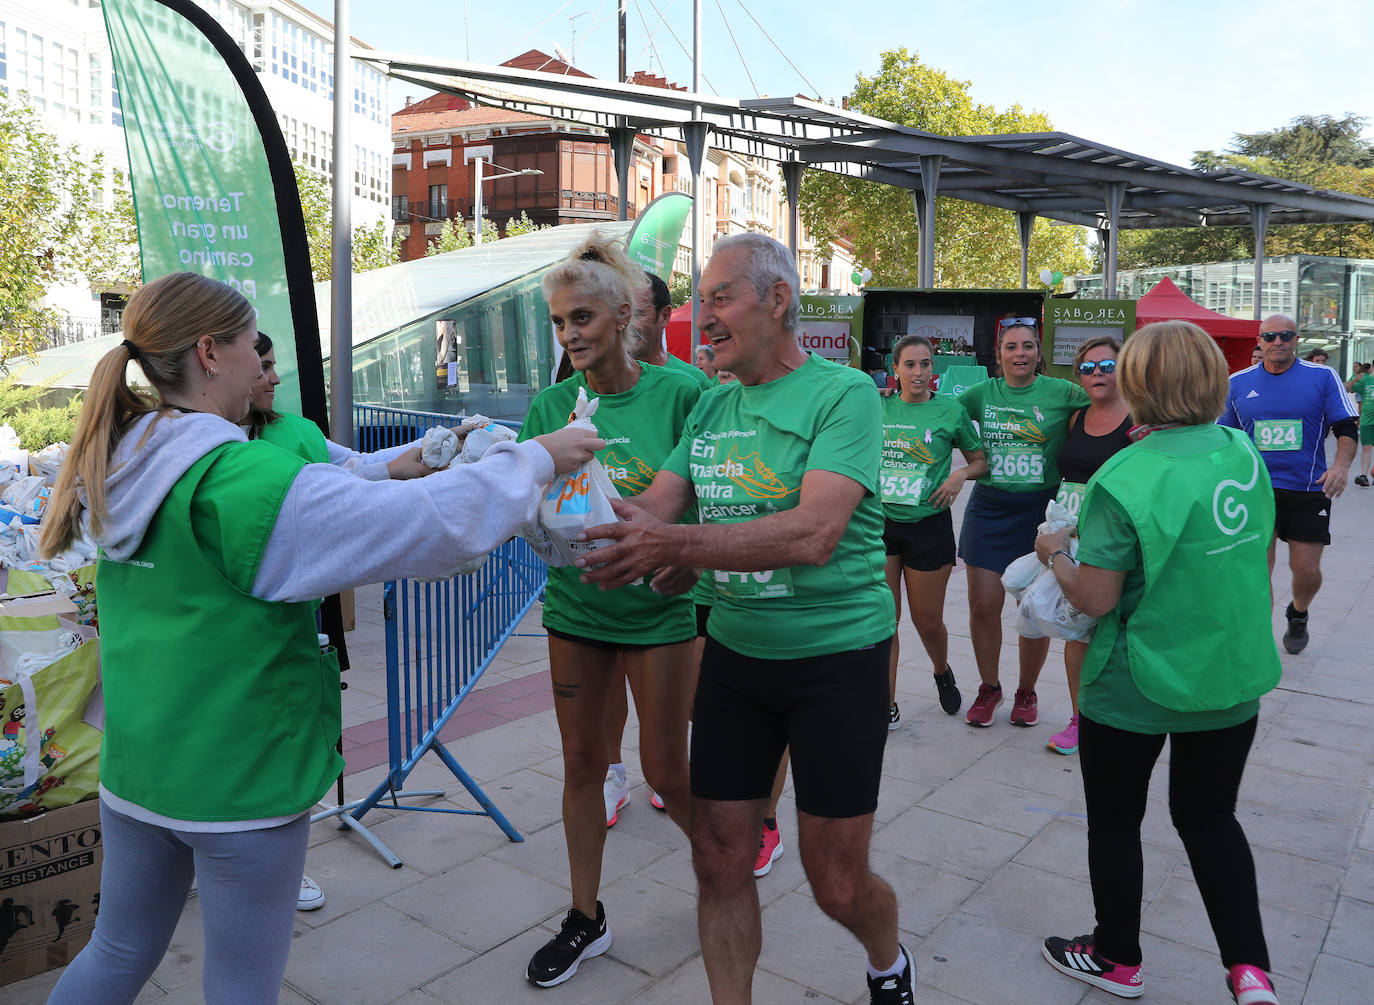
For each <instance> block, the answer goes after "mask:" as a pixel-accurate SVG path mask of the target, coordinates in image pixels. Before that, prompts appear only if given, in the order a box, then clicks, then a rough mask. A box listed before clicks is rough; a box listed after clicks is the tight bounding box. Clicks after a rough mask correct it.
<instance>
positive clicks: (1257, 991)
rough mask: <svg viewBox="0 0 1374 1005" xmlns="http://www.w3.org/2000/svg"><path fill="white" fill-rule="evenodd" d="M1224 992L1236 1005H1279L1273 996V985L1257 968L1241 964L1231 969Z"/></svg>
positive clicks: (1276, 997) (1276, 998) (1275, 996)
mask: <svg viewBox="0 0 1374 1005" xmlns="http://www.w3.org/2000/svg"><path fill="white" fill-rule="evenodd" d="M1226 990H1227V991H1229V992H1231V997H1232V998H1234V999H1235V1000H1236V1005H1279V999H1278V996H1277V995H1275V994H1274V985H1272V984H1270V983H1269V978H1268V977H1267V976H1266V975H1265V973H1264V971H1263V970H1261V969H1260V968H1259V967H1252V966H1250V965H1249V964H1248V963H1241V964H1238V965H1237V966H1234V967H1232V968H1231V972H1230V973H1229V974H1227V976H1226Z"/></svg>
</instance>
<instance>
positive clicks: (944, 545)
mask: <svg viewBox="0 0 1374 1005" xmlns="http://www.w3.org/2000/svg"><path fill="white" fill-rule="evenodd" d="M883 550H884V551H885V552H886V553H887V554H888V555H889V556H890V555H901V556H902V565H903V566H904V567H905V568H908V569H915V570H916V571H917V572H938V571H939V570H941V569H943V568H944V567H945V566H947V565H953V564H954V518H953V517H952V516H950V512H949V510H947V509H943V510H941V511H940V512H938V513H934V514H932V515H930V516H928V517H926V518H925V519H924V520H917V521H916V522H915V523H902V522H901V521H900V520H884V521H883Z"/></svg>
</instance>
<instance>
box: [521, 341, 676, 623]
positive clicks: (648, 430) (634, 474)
mask: <svg viewBox="0 0 1374 1005" xmlns="http://www.w3.org/2000/svg"><path fill="white" fill-rule="evenodd" d="M639 365H640V366H641V367H642V371H641V373H640V377H639V380H638V381H637V382H636V383H635V385H634V387H632V388H630V389H629V390H628V391H624V392H622V393H620V394H601V395H598V394H597V393H596V392H595V391H593V390H592V389H591V388H587V397H588V398H589V399H590V398H598V399H599V403H598V404H597V406H596V414H595V415H593V416H592V422H593V424H595V426H596V431H597V433H598V434H599V435H600V436H601V438H602V439H603V440H605V441H606V446H605V447H604V448H602V449H601V450H599V451H597V455H596V457H597V460H599V461H600V462H601V464H602V466H603V467H605V469H606V474H608V475H609V476H610V479H611V481H612V482H613V483H614V484H615V487H616V491H618V492H619V493H620V494H621V495H622V496H625V497H629V496H635V495H638V494H639V493H641V492H643V491H644V490H645V489H647V488H648V487H649V485H650V484H651V483H652V482H653V480H654V475H656V474H657V473H658V469H659V467H660V466H661V465H662V461H663V459H664V458H665V457H667V456H668V453H669V451H671V450H672V449H673V446H674V444H676V443H677V441H678V438H679V437H680V436H681V435H682V430H683V427H684V426H685V425H686V422H687V416H688V415H689V414H690V413H691V411H692V407H693V406H694V405H695V404H696V401H697V398H698V397H700V395H701V388H700V387H699V386H698V385H697V383H696V382H695V381H694V380H692V379H691V378H690V377H687V376H686V375H682V374H677V373H674V372H673V371H671V370H668V369H666V368H664V367H660V366H650V365H649V364H648V363H641V364H639ZM584 387H587V378H586V377H585V376H584V375H583V374H581V373H575V374H573V375H572V376H571V377H569V378H568V379H567V380H564V381H560V382H559V383H557V384H555V385H554V386H553V387H550V388H546V389H545V390H543V391H540V392H539V394H538V395H537V396H536V397H535V399H534V401H533V402H531V403H530V411H529V414H528V415H527V416H526V417H525V423H524V425H523V426H521V428H520V439H521V440H528V439H531V438H532V437H535V436H539V435H541V434H543V433H551V432H553V431H554V430H557V429H562V428H563V427H564V426H566V425H567V424H568V416H569V415H570V414H571V413H572V410H573V406H574V405H575V404H576V403H577V392H578V390H579V389H580V388H584ZM581 575H582V570H581V569H578V568H576V567H573V566H566V567H562V568H554V569H550V570H549V584H548V587H547V588H546V591H545V595H544V624H545V626H546V627H549V628H553V629H555V630H557V631H560V632H565V633H567V634H569V635H577V636H581V637H583V638H589V639H596V640H598V641H601V642H623V643H633V644H636V645H666V644H668V643H672V642H683V641H685V640H687V639H690V638H693V637H695V635H696V615H695V613H694V612H693V610H692V600H691V597H687V596H683V597H664V596H661V595H660V594H658V593H655V592H654V590H653V589H652V588H651V587H650V586H649V583H648V580H647V579H645V580H644V581H643V582H640V583H637V584H635V585H632V586H626V587H623V588H622V589H619V590H602V589H601V588H600V587H598V586H596V585H594V584H592V585H589V584H586V583H583V582H582V581H581V578H580V577H581Z"/></svg>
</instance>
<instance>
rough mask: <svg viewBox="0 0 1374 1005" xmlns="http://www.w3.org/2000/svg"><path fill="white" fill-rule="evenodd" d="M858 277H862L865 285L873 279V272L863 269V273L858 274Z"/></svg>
mask: <svg viewBox="0 0 1374 1005" xmlns="http://www.w3.org/2000/svg"><path fill="white" fill-rule="evenodd" d="M860 275H861V276H862V277H863V281H864V282H865V283H866V282H868V281H869V280H870V279H872V278H873V270H872V269H864V270H863V272H861V273H860Z"/></svg>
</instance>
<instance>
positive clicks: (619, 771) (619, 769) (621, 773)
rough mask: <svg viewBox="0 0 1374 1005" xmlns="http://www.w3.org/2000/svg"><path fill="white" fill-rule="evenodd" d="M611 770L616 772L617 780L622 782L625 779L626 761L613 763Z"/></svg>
mask: <svg viewBox="0 0 1374 1005" xmlns="http://www.w3.org/2000/svg"><path fill="white" fill-rule="evenodd" d="M611 770H612V771H614V772H615V777H616V780H617V781H620V782H623V781H625V762H624V761H621V762H619V763H618V764H612V765H611Z"/></svg>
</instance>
